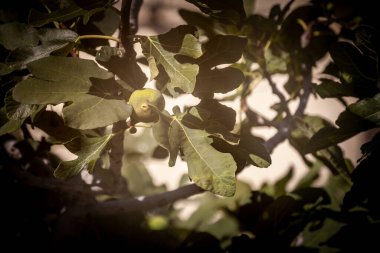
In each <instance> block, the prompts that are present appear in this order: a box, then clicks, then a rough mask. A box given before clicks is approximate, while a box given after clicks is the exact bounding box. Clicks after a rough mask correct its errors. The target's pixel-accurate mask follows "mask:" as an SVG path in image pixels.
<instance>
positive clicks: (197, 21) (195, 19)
mask: <svg viewBox="0 0 380 253" xmlns="http://www.w3.org/2000/svg"><path fill="white" fill-rule="evenodd" d="M178 14H179V15H180V16H181V18H182V19H183V20H185V21H186V23H188V24H191V25H194V26H196V27H197V28H199V29H202V30H204V31H205V32H206V34H207V35H208V37H210V38H211V37H213V36H214V35H215V31H214V30H213V22H214V21H213V20H212V19H211V18H209V17H207V16H205V15H202V14H201V13H198V12H193V11H189V10H185V9H180V10H179V11H178Z"/></svg>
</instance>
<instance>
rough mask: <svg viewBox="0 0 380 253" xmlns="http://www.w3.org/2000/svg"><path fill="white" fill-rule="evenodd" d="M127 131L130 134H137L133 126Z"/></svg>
mask: <svg viewBox="0 0 380 253" xmlns="http://www.w3.org/2000/svg"><path fill="white" fill-rule="evenodd" d="M128 131H129V133H130V134H135V133H136V132H137V128H136V127H134V126H133V127H130V128H129V130H128Z"/></svg>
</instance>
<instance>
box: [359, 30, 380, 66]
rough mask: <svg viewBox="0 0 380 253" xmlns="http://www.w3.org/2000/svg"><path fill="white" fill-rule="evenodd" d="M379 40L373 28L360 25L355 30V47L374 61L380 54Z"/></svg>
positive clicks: (377, 33)
mask: <svg viewBox="0 0 380 253" xmlns="http://www.w3.org/2000/svg"><path fill="white" fill-rule="evenodd" d="M379 39H380V37H379V32H378V31H377V30H376V29H375V28H374V27H371V26H366V25H362V26H359V27H358V28H357V29H356V30H355V45H356V46H357V47H358V48H359V49H360V50H361V51H362V52H363V53H364V54H365V55H367V56H369V57H371V58H372V59H374V60H375V61H378V59H377V55H378V54H379V52H380V47H379Z"/></svg>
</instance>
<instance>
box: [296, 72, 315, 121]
mask: <svg viewBox="0 0 380 253" xmlns="http://www.w3.org/2000/svg"><path fill="white" fill-rule="evenodd" d="M311 71H312V69H311V67H310V66H307V67H306V71H305V74H304V75H303V93H302V95H301V96H300V102H299V104H298V107H297V110H296V112H295V113H294V116H296V117H302V116H303V114H304V113H305V109H306V106H307V102H308V101H309V97H310V94H311Z"/></svg>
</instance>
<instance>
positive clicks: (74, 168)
mask: <svg viewBox="0 0 380 253" xmlns="http://www.w3.org/2000/svg"><path fill="white" fill-rule="evenodd" d="M112 137H113V135H112V134H109V135H105V136H101V137H84V136H80V137H77V138H75V139H74V140H72V141H71V142H69V143H67V144H66V145H65V146H66V147H67V148H68V149H69V150H70V151H72V150H76V152H75V154H76V155H77V156H78V158H76V159H74V160H71V161H64V162H61V163H60V164H59V165H58V167H57V168H56V170H55V171H54V176H56V177H57V178H60V179H68V178H71V177H73V176H75V175H77V174H79V173H80V172H81V171H82V170H83V169H87V170H88V171H89V172H90V173H91V172H92V170H93V168H94V165H95V162H96V161H97V159H98V158H99V156H100V154H101V152H102V151H103V149H104V148H105V146H106V145H107V143H108V142H109V141H110V140H111V139H112ZM71 147H76V148H74V149H72V148H71ZM77 147H80V148H79V149H78V148H77Z"/></svg>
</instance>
